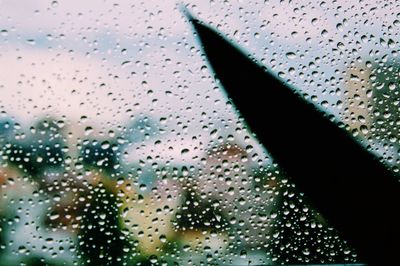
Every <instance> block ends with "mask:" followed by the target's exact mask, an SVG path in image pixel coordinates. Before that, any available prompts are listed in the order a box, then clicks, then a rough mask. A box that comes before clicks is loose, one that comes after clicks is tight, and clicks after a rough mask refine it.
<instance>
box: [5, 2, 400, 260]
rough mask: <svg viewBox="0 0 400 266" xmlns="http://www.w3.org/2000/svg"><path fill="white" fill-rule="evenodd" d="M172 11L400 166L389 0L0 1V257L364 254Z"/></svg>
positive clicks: (399, 16)
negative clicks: (279, 154)
mask: <svg viewBox="0 0 400 266" xmlns="http://www.w3.org/2000/svg"><path fill="white" fill-rule="evenodd" d="M181 6H185V7H187V8H188V9H189V10H191V11H192V12H193V13H194V14H195V15H196V16H198V17H199V18H200V19H201V20H203V21H205V22H207V23H210V24H211V25H212V26H214V27H215V28H217V29H218V30H219V31H221V32H223V33H224V34H226V35H227V36H228V38H230V39H231V40H232V41H233V42H235V43H237V44H238V45H239V46H241V47H242V48H243V49H244V50H245V51H247V52H248V53H249V54H250V55H252V56H253V57H255V58H257V59H258V60H260V62H262V63H263V64H264V65H265V66H266V67H267V68H268V69H269V71H273V72H275V73H278V75H279V76H280V77H282V78H283V79H285V80H287V81H288V82H289V83H291V84H293V85H294V87H296V88H297V89H298V90H299V91H300V92H301V93H302V94H303V95H304V97H305V98H306V99H308V100H309V101H311V102H313V103H314V104H315V105H318V106H320V107H322V108H323V109H324V110H325V111H326V112H328V113H330V114H333V115H334V116H335V117H336V118H337V120H338V121H340V125H341V126H343V127H344V128H345V129H346V130H348V131H349V132H351V134H352V135H353V136H354V137H355V138H357V139H358V140H359V141H360V142H361V143H362V145H364V146H365V147H366V148H367V149H369V150H370V151H371V152H373V153H375V154H376V155H377V156H379V157H381V158H382V159H383V160H384V161H385V162H386V163H387V164H388V165H389V166H390V167H392V169H393V171H395V172H398V171H399V168H398V167H399V165H400V163H399V153H400V151H399V125H400V120H399V115H398V114H399V103H400V98H399V88H398V86H399V73H400V72H399V70H400V64H399V59H398V53H399V42H398V39H399V38H398V37H399V29H400V13H399V12H398V10H400V8H399V4H398V3H395V2H387V1H372V0H371V1H369V0H368V1H357V2H355V1H350V2H349V3H344V2H343V1H333V2H329V3H328V2H324V1H322V2H321V1H296V2H295V3H294V2H292V1H275V0H270V1H241V0H236V1H218V0H214V1H202V0H199V1H183V2H182V3H177V2H176V1H143V2H140V1H118V2H117V1H106V0H96V1H85V2H82V1H47V0H40V1H26V2H23V3H22V2H20V1H12V0H2V1H0V91H1V97H0V184H1V187H0V194H1V195H0V265H268V264H295V263H297V264H309V263H319V264H323V263H357V262H358V259H357V254H356V253H355V252H354V250H353V249H352V248H351V247H350V246H348V245H347V243H346V242H345V241H343V240H342V239H340V237H339V236H338V234H337V233H336V232H335V230H334V229H333V228H331V227H330V226H329V224H328V223H327V222H326V221H325V220H324V217H322V216H321V215H319V214H318V213H317V212H316V211H315V210H313V208H312V207H311V206H309V205H308V204H307V200H306V198H305V197H304V196H303V194H302V193H301V191H298V190H296V187H295V186H294V185H293V184H292V183H291V182H290V177H288V176H286V175H285V174H284V173H282V171H281V169H280V168H279V165H276V164H274V163H273V160H272V158H270V156H269V155H268V151H266V150H265V149H264V148H263V147H262V146H261V144H259V142H258V141H257V139H255V138H254V136H253V135H252V134H251V133H250V132H249V130H248V129H247V128H246V126H245V123H244V121H243V119H242V118H241V117H240V114H238V113H237V112H236V110H234V109H233V107H232V106H231V104H230V103H229V101H228V99H227V97H226V95H225V94H224V92H223V91H222V90H221V88H219V87H218V85H217V84H216V82H215V81H214V78H213V73H212V72H211V71H210V69H209V67H208V66H207V64H206V59H205V57H204V55H202V52H201V49H200V47H199V44H198V42H197V41H196V39H195V37H194V35H193V31H192V28H191V27H190V25H189V23H188V22H187V20H186V19H185V17H184V16H183V15H182V13H181V12H180V7H181ZM396 10H397V11H396ZM238 67H240V66H238ZM288 108H290V107H288ZM260 112H262V107H260ZM260 123H268V114H265V121H260ZM293 134H296V131H295V129H293ZM321 178H323V177H321Z"/></svg>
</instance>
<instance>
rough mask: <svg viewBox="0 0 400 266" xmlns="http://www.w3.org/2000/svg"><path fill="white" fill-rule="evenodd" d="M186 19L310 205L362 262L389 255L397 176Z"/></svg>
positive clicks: (394, 238) (395, 225)
mask: <svg viewBox="0 0 400 266" xmlns="http://www.w3.org/2000/svg"><path fill="white" fill-rule="evenodd" d="M188 18H189V20H190V21H191V22H192V24H193V26H194V29H195V31H196V32H197V36H198V38H199V41H200V43H201V44H202V48H203V51H204V53H205V55H206V58H207V60H208V61H209V64H210V65H211V67H212V69H213V71H214V73H215V76H216V78H217V79H218V80H219V81H220V82H221V84H222V86H223V87H224V88H225V90H226V91H227V94H228V97H229V98H230V99H232V101H233V103H234V105H235V106H236V108H237V109H238V110H239V111H240V113H241V115H242V116H243V117H244V119H245V121H246V122H247V123H248V125H249V127H250V129H251V130H252V131H253V132H254V133H255V134H256V135H257V138H258V139H259V140H260V141H261V143H263V144H264V145H265V147H266V149H267V150H268V152H269V153H270V154H271V156H272V157H273V159H274V160H275V161H276V162H277V163H278V164H279V165H280V166H281V167H282V168H283V169H284V170H285V171H286V172H287V173H288V174H289V176H291V178H292V181H293V182H294V183H295V184H296V185H297V186H298V188H299V189H300V190H301V191H303V192H305V195H306V196H307V197H308V199H309V200H310V201H311V203H312V205H314V206H315V207H316V208H317V210H318V211H320V212H321V213H322V215H324V216H325V217H326V218H327V219H328V221H329V223H330V224H331V225H332V226H334V227H335V228H336V229H337V230H338V231H339V232H340V233H341V236H342V237H343V238H344V239H345V240H347V241H349V243H350V244H351V245H352V246H353V247H354V248H356V250H357V252H358V254H359V255H360V257H361V259H362V260H363V261H364V262H367V263H370V264H380V265H382V263H389V262H393V261H396V260H395V257H396V256H397V254H396V251H397V250H398V249H399V247H400V245H399V239H400V234H399V232H400V230H399V227H400V223H399V219H398V217H396V216H397V211H398V203H399V195H400V194H399V192H400V189H399V181H398V176H396V174H394V173H393V172H391V171H389V170H388V169H387V168H386V167H385V165H383V163H381V162H380V161H379V160H378V158H376V157H375V156H374V155H373V154H372V153H370V152H368V151H367V150H365V149H364V148H363V147H362V146H361V145H360V144H359V143H358V142H357V141H355V140H354V139H353V137H352V136H351V135H350V134H348V133H347V132H346V131H345V130H344V129H341V128H339V127H338V126H337V125H336V124H335V123H333V122H332V121H330V119H329V118H328V116H327V115H324V114H323V113H322V111H320V110H318V109H317V108H316V107H315V106H314V105H312V104H311V103H308V102H307V101H306V100H305V99H304V98H302V97H301V96H299V95H298V94H297V93H295V92H294V90H293V89H291V88H290V87H289V86H288V85H287V84H285V83H284V82H282V81H281V80H279V79H278V78H276V77H275V76H274V75H272V74H270V73H268V72H267V71H266V69H265V68H263V67H261V66H260V65H259V64H258V63H256V62H254V61H252V60H251V59H249V57H248V56H246V55H245V54H244V53H243V52H241V51H240V50H239V49H238V48H236V47H235V46H234V45H232V44H231V43H230V42H229V41H227V40H226V39H225V38H224V37H222V36H221V35H220V34H219V33H217V32H216V31H215V30H213V29H211V28H210V27H209V26H207V25H205V24H204V23H202V22H200V21H198V20H196V19H194V18H193V17H192V16H190V15H188Z"/></svg>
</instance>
